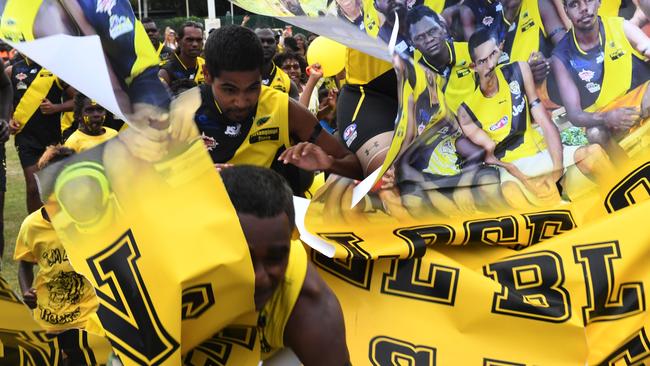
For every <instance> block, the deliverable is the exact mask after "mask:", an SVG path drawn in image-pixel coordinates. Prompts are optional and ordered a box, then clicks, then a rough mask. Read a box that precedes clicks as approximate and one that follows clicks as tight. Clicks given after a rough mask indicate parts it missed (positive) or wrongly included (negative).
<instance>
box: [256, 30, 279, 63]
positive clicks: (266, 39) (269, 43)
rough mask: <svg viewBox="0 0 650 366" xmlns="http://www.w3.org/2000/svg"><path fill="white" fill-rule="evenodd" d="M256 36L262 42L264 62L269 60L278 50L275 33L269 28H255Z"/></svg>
mask: <svg viewBox="0 0 650 366" xmlns="http://www.w3.org/2000/svg"><path fill="white" fill-rule="evenodd" d="M255 34H256V35H257V38H259V40H260V42H262V51H263V52H264V62H265V63H266V62H269V61H271V60H273V57H275V53H276V52H277V50H278V44H277V43H276V42H275V34H273V31H271V30H270V29H257V30H256V31H255Z"/></svg>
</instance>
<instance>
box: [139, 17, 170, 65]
mask: <svg viewBox="0 0 650 366" xmlns="http://www.w3.org/2000/svg"><path fill="white" fill-rule="evenodd" d="M142 26H143V27H144V30H145V31H146V32H147V36H149V40H151V44H152V45H153V48H154V49H155V50H156V53H157V54H158V57H160V61H161V62H165V61H166V60H167V59H168V58H169V56H171V54H172V53H174V50H172V49H171V48H169V47H167V46H165V44H164V43H162V42H160V32H158V26H156V22H154V21H153V19H151V18H142Z"/></svg>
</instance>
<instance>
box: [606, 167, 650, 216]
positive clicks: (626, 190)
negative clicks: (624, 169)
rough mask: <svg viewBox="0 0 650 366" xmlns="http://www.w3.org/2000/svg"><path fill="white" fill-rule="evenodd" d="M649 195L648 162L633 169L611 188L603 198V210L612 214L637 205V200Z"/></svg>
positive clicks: (649, 174)
mask: <svg viewBox="0 0 650 366" xmlns="http://www.w3.org/2000/svg"><path fill="white" fill-rule="evenodd" d="M641 195H642V196H644V198H641V197H640V196H641ZM649 195H650V162H648V163H645V164H643V165H642V166H640V167H638V168H637V169H635V170H634V171H633V172H632V173H630V174H628V175H627V176H626V177H625V178H623V180H621V181H620V182H619V183H618V184H617V185H616V186H615V187H614V188H612V190H611V191H610V192H609V194H607V197H606V198H605V208H606V209H607V212H609V213H612V212H615V211H618V210H620V209H622V208H625V207H628V206H631V205H633V204H635V203H637V200H639V201H641V200H643V199H647V196H649Z"/></svg>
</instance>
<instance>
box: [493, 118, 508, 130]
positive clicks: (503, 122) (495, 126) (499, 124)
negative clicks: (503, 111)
mask: <svg viewBox="0 0 650 366" xmlns="http://www.w3.org/2000/svg"><path fill="white" fill-rule="evenodd" d="M507 124H508V116H503V118H501V119H500V120H499V121H497V123H495V124H493V125H492V126H490V131H496V130H498V129H501V128H503V127H504V126H505V125H507Z"/></svg>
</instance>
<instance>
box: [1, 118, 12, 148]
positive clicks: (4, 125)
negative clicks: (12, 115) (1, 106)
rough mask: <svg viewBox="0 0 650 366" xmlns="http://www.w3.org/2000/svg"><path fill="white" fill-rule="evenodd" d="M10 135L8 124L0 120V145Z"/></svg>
mask: <svg viewBox="0 0 650 366" xmlns="http://www.w3.org/2000/svg"><path fill="white" fill-rule="evenodd" d="M10 133H11V129H10V128H9V123H8V122H7V121H6V120H4V119H0V144H4V143H5V142H7V140H9V135H10Z"/></svg>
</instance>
